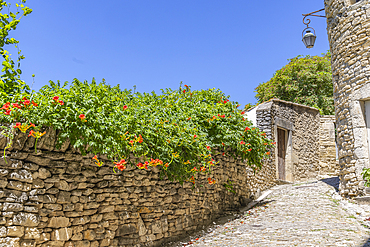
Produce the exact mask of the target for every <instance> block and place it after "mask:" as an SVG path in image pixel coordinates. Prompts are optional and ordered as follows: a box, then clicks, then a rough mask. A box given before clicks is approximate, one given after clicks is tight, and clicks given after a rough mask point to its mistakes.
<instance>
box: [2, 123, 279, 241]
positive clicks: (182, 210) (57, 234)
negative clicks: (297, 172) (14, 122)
mask: <svg viewBox="0 0 370 247" xmlns="http://www.w3.org/2000/svg"><path fill="white" fill-rule="evenodd" d="M45 137H46V138H45ZM54 142H55V131H53V130H48V131H47V135H45V136H44V137H43V138H41V139H40V142H39V143H38V146H37V153H35V151H34V147H33V145H34V138H33V137H29V138H28V137H27V136H26V135H24V134H22V133H20V134H18V135H17V136H16V139H15V142H14V146H13V149H11V150H10V151H7V163H5V161H4V159H0V207H1V209H2V212H1V216H0V246H4V247H5V246H7V247H8V246H9V247H10V246H22V247H28V246H33V247H35V246H36V247H47V246H58V247H59V246H60V247H72V246H74V247H99V246H130V247H132V246H137V247H138V246H161V245H162V244H163V243H164V242H167V241H171V240H174V239H177V238H179V237H180V236H183V235H184V234H187V233H188V232H191V231H194V230H195V229H198V228H200V227H202V226H203V225H205V224H208V223H210V222H211V221H212V220H213V219H215V218H216V217H218V216H220V215H223V214H224V213H225V212H226V211H228V210H231V209H236V208H238V207H241V206H243V205H246V204H247V203H248V202H249V201H250V200H252V199H253V198H255V197H257V196H259V194H260V192H261V191H263V190H265V189H268V188H269V187H271V186H273V185H275V174H276V171H275V167H274V166H271V165H269V164H270V163H266V165H265V166H264V167H263V169H262V170H260V171H259V172H258V173H257V174H256V175H254V174H253V171H252V170H251V169H250V168H248V167H247V166H246V165H245V164H244V163H243V162H242V161H241V160H234V159H233V158H230V157H224V156H218V157H216V160H218V161H219V164H217V165H216V166H215V169H214V173H213V175H212V178H214V179H215V180H216V181H217V183H216V184H215V185H209V184H207V183H206V178H205V177H203V178H201V179H202V181H203V184H204V187H198V188H195V189H192V184H191V183H185V184H184V185H180V184H178V183H175V182H171V181H169V180H167V179H164V180H161V179H160V178H159V170H158V169H157V168H150V169H149V170H148V171H146V170H138V169H134V168H130V167H128V168H127V170H125V171H124V172H122V173H117V174H115V173H113V171H112V167H113V165H109V164H110V162H109V161H108V160H106V159H104V157H100V158H101V159H102V161H103V162H104V163H105V164H104V166H102V167H97V166H96V165H95V164H94V163H93V161H92V159H91V158H92V155H87V156H82V155H81V154H79V153H78V152H77V151H76V150H74V149H73V148H71V147H70V146H69V144H68V143H66V144H65V145H63V147H62V148H61V149H59V150H56V149H55V147H54ZM5 144H6V139H5V138H1V137H0V152H3V149H4V147H5ZM228 181H229V182H232V183H233V186H234V190H235V194H234V193H232V192H229V191H228V190H226V189H225V187H224V186H223V184H224V183H226V182H228Z"/></svg>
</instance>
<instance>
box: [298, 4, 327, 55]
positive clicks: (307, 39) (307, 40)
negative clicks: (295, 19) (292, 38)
mask: <svg viewBox="0 0 370 247" xmlns="http://www.w3.org/2000/svg"><path fill="white" fill-rule="evenodd" d="M324 10H325V9H320V10H317V11H314V12H311V13H308V14H303V24H305V25H307V27H306V28H305V29H303V32H302V41H303V43H304V45H305V46H306V48H312V47H313V46H314V45H315V40H316V32H315V29H313V28H312V27H309V26H308V25H309V24H310V23H311V20H310V19H308V18H307V17H308V16H316V17H324V18H326V17H325V16H324V15H314V14H316V13H317V12H320V11H324ZM306 18H307V19H306ZM307 29H312V30H313V33H311V31H310V30H307ZM306 30H307V31H306ZM304 31H306V33H305V34H304V35H303V33H304Z"/></svg>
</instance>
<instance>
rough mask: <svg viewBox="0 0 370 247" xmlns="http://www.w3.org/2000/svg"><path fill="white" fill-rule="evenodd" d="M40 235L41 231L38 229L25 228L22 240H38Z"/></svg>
mask: <svg viewBox="0 0 370 247" xmlns="http://www.w3.org/2000/svg"><path fill="white" fill-rule="evenodd" d="M40 233H41V231H40V230H39V229H38V228H35V227H26V229H25V235H24V239H35V240H37V239H40V238H41V235H40Z"/></svg>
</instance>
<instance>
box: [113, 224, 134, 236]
mask: <svg viewBox="0 0 370 247" xmlns="http://www.w3.org/2000/svg"><path fill="white" fill-rule="evenodd" d="M134 233H138V229H137V228H136V226H135V225H133V224H126V225H121V226H119V227H118V230H117V233H116V236H118V237H120V236H125V235H129V234H134Z"/></svg>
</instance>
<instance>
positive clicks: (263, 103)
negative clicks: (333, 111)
mask: <svg viewBox="0 0 370 247" xmlns="http://www.w3.org/2000/svg"><path fill="white" fill-rule="evenodd" d="M271 102H280V103H284V104H287V105H294V106H298V107H303V108H308V109H311V110H315V111H319V110H318V109H316V108H314V107H311V106H306V105H302V104H298V103H294V102H291V101H285V100H281V99H277V98H273V99H270V100H268V101H265V102H262V103H261V104H259V105H257V106H255V107H252V108H249V109H248V111H251V110H252V109H254V108H256V107H257V111H263V110H266V108H268V107H271V106H272V104H268V103H271ZM267 104H268V105H267ZM328 116H331V115H328Z"/></svg>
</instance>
